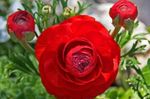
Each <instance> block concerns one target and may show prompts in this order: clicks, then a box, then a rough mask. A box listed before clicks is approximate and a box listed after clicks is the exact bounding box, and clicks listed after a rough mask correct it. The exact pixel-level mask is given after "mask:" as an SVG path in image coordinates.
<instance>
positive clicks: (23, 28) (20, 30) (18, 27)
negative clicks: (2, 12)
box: [7, 10, 35, 40]
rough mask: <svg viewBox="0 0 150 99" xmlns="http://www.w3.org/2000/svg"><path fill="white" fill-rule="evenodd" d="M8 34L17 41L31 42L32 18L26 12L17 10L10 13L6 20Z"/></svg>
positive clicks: (33, 25)
mask: <svg viewBox="0 0 150 99" xmlns="http://www.w3.org/2000/svg"><path fill="white" fill-rule="evenodd" d="M7 28H8V32H9V34H10V35H11V36H12V35H13V37H16V38H17V39H19V40H22V39H26V40H31V39H32V38H33V37H34V30H35V22H34V18H33V17H32V15H31V14H30V13H28V12H27V11H22V10H19V11H17V12H15V13H12V14H11V15H10V16H9V17H8V20H7Z"/></svg>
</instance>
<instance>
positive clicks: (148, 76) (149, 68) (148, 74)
mask: <svg viewBox="0 0 150 99" xmlns="http://www.w3.org/2000/svg"><path fill="white" fill-rule="evenodd" d="M142 72H143V75H144V78H145V80H146V83H147V84H148V85H149V86H150V59H148V61H147V65H146V66H145V67H144V68H143V69H142Z"/></svg>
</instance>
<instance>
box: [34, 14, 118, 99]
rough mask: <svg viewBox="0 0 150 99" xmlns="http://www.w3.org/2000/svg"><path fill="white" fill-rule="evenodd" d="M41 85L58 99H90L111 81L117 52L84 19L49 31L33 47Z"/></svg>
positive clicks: (98, 28) (94, 25) (100, 27)
mask: <svg viewBox="0 0 150 99" xmlns="http://www.w3.org/2000/svg"><path fill="white" fill-rule="evenodd" d="M35 52H36V57H37V59H38V61H39V71H40V76H41V80H42V83H43V85H44V86H45V88H46V90H47V91H48V92H49V93H50V94H54V95H55V96H56V97H57V98H58V99H93V98H94V97H96V96H97V95H99V94H101V93H103V92H104V91H105V90H106V89H107V88H108V87H109V86H110V85H111V84H112V82H113V81H114V80H115V77H116V75H117V72H118V65H119V60H120V48H119V46H118V45H117V43H116V42H115V41H114V40H113V39H112V37H111V36H110V35H109V32H108V31H107V30H106V28H105V27H104V26H103V25H102V24H100V23H99V22H97V21H95V19H94V18H92V17H90V16H87V15H79V16H74V17H71V18H69V19H67V20H65V21H64V22H62V23H60V24H58V25H55V26H52V27H49V28H48V29H46V30H45V31H44V32H43V33H42V34H41V36H40V37H39V38H38V40H37V43H36V47H35Z"/></svg>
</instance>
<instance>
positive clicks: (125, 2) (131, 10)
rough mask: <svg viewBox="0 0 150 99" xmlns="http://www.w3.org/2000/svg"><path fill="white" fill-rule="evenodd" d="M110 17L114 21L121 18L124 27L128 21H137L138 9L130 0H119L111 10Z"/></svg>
mask: <svg viewBox="0 0 150 99" xmlns="http://www.w3.org/2000/svg"><path fill="white" fill-rule="evenodd" d="M109 14H110V17H111V18H112V19H113V20H114V19H115V18H116V17H117V16H119V21H120V22H119V24H120V25H122V26H123V25H124V21H125V20H126V19H131V20H135V18H136V17H137V15H138V10H137V7H136V5H135V4H134V3H132V2H131V1H129V0H119V1H118V2H116V3H115V4H114V5H113V6H112V7H111V9H110V12H109Z"/></svg>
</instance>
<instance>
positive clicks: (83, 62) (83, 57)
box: [72, 53, 90, 73]
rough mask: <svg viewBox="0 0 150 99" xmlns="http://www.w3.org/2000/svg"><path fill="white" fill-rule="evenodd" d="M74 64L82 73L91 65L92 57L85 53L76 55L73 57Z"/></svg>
mask: <svg viewBox="0 0 150 99" xmlns="http://www.w3.org/2000/svg"><path fill="white" fill-rule="evenodd" d="M72 63H73V66H74V67H75V68H76V69H77V70H78V71H79V72H81V73H82V72H83V71H84V70H85V68H86V67H88V66H89V64H90V56H88V55H87V54H84V53H75V54H73V57H72Z"/></svg>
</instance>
